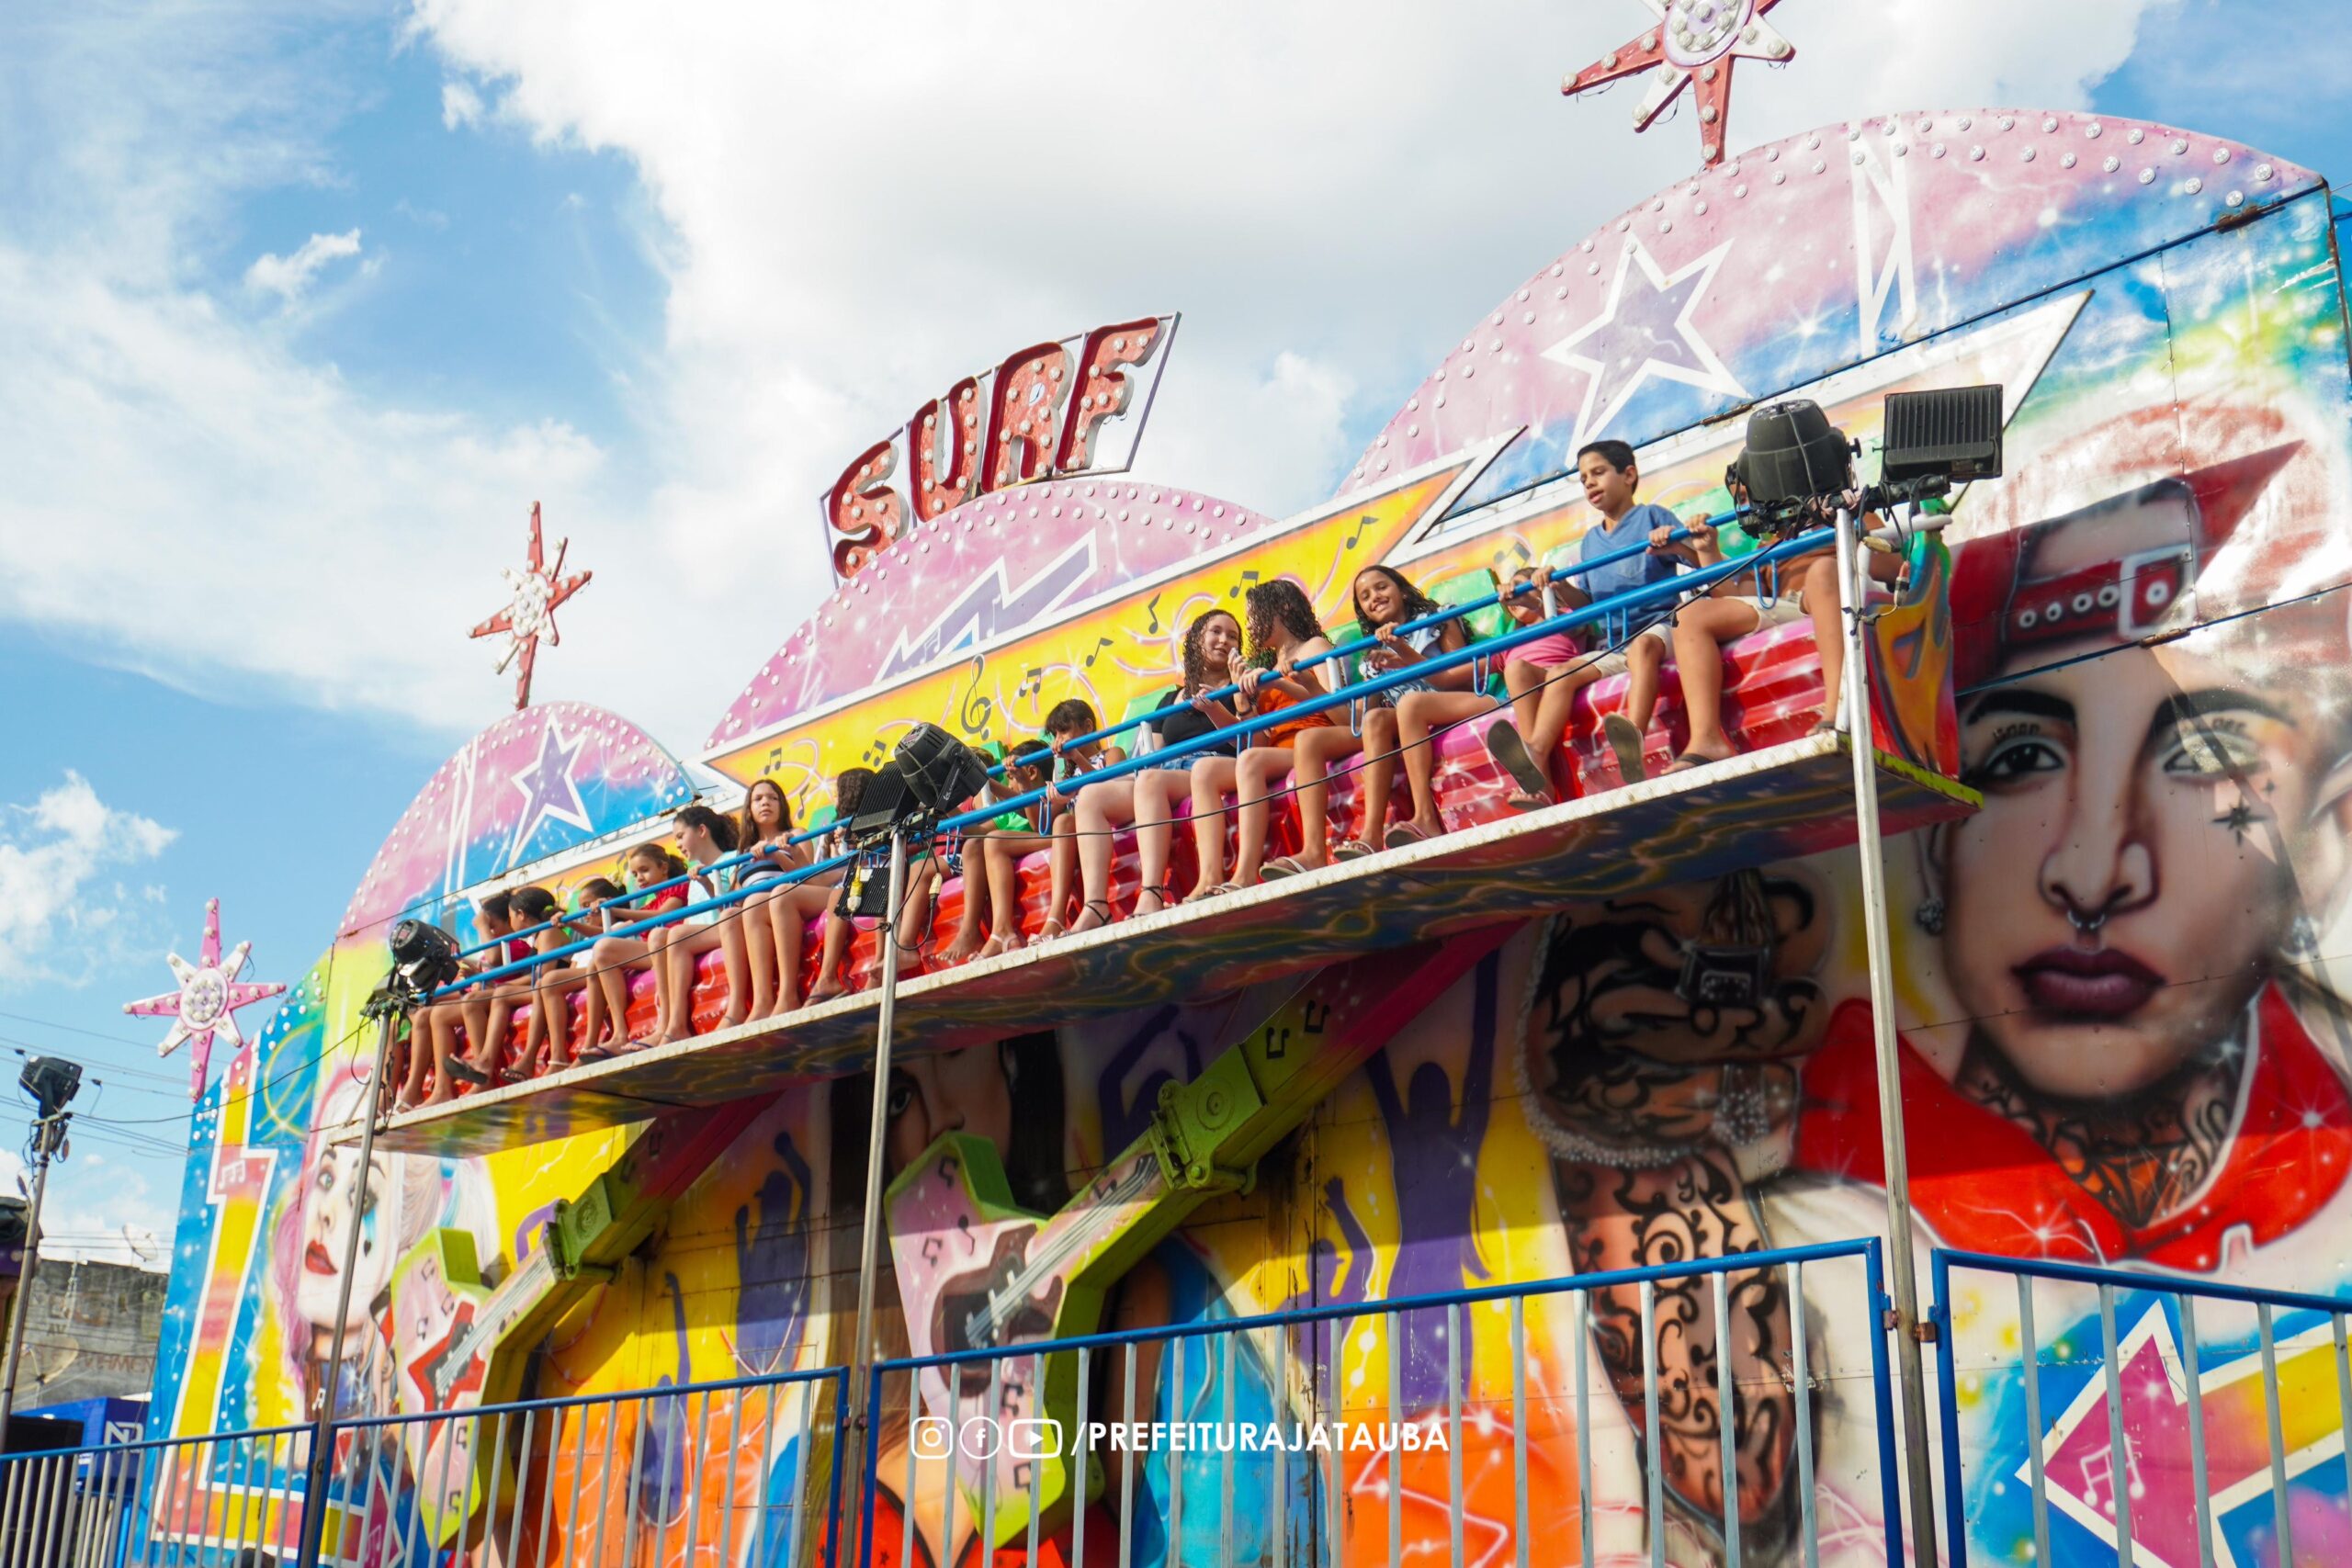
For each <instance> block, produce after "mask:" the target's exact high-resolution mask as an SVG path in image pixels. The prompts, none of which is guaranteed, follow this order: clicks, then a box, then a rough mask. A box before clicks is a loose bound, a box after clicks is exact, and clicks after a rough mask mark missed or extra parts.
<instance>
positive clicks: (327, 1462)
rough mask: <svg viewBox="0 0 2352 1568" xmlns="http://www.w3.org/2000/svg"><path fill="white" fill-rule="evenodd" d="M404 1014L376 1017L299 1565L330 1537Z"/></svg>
mask: <svg viewBox="0 0 2352 1568" xmlns="http://www.w3.org/2000/svg"><path fill="white" fill-rule="evenodd" d="M400 1018H401V1012H400V1010H398V1009H396V1008H387V1009H386V1010H385V1011H384V1013H383V1015H382V1016H381V1017H380V1018H379V1019H378V1020H377V1021H376V1066H375V1069H374V1070H373V1071H372V1072H370V1073H369V1074H368V1089H367V1092H366V1093H365V1094H363V1095H361V1096H360V1100H359V1103H360V1105H361V1107H362V1108H363V1109H364V1110H365V1111H366V1112H367V1116H368V1120H367V1121H366V1122H362V1123H361V1124H360V1130H359V1174H358V1177H357V1180H358V1183H359V1186H358V1190H356V1191H355V1192H354V1193H353V1194H352V1195H351V1229H350V1230H349V1231H348V1232H347V1233H346V1234H345V1236H344V1238H343V1280H342V1281H341V1283H339V1284H338V1285H337V1286H336V1287H335V1300H334V1348H333V1349H332V1350H331V1351H330V1352H329V1354H328V1357H327V1370H326V1377H325V1379H324V1381H323V1382H322V1383H321V1384H320V1387H319V1396H318V1402H317V1403H318V1412H317V1416H318V1419H317V1421H316V1423H315V1424H314V1425H313V1426H312V1427H311V1464H310V1469H309V1471H308V1472H307V1473H306V1475H305V1477H304V1480H303V1484H302V1544H301V1549H300V1551H299V1552H298V1553H297V1554H296V1558H295V1562H296V1563H297V1564H298V1568H318V1562H319V1548H320V1545H321V1543H322V1541H323V1540H325V1538H326V1523H327V1483H328V1481H329V1479H330V1476H329V1472H330V1471H331V1470H332V1468H333V1461H334V1392H335V1380H336V1379H337V1378H338V1377H340V1376H341V1375H342V1371H343V1335H344V1325H345V1323H347V1322H348V1321H349V1320H350V1317H351V1277H352V1276H353V1275H354V1274H355V1273H356V1272H357V1271H358V1269H359V1232H360V1230H361V1228H362V1226H363V1224H364V1222H365V1221H366V1219H367V1217H368V1171H369V1170H370V1169H371V1168H373V1167H374V1163H375V1158H376V1123H377V1122H378V1121H379V1119H380V1117H381V1114H382V1112H381V1110H380V1108H379V1106H378V1104H377V1100H379V1097H380V1096H381V1094H382V1092H383V1086H384V1064H385V1063H386V1062H387V1061H389V1060H390V1057H391V1051H392V1031H393V1029H394V1028H395V1027H396V1026H397V1025H398V1024H399V1022H400Z"/></svg>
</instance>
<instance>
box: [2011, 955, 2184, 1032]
mask: <svg viewBox="0 0 2352 1568" xmlns="http://www.w3.org/2000/svg"><path fill="white" fill-rule="evenodd" d="M2012 973H2013V974H2015V975H2016V976H2017V977H2018V984H2020V985H2022V986H2023V987H2025V993H2026V995H2027V997H2029V998H2031V1000H2032V1002H2033V1005H2034V1007H2035V1008H2036V1009H2037V1010H2040V1011H2042V1012H2052V1013H2060V1014H2063V1015H2065V1016H2067V1017H2072V1018H2088V1019H2117V1018H2123V1017H2126V1016H2128V1015H2130V1014H2131V1013H2133V1012H2137V1011H2138V1010H2140V1009H2141V1007H2143V1005H2145V1004H2146V1002H2147V1000H2148V998H2150V997H2151V996H2154V994H2155V993H2156V991H2157V990H2158V989H2159V988H2160V987H2163V985H2164V984H2165V977H2164V976H2162V975H2159V974H2157V973H2156V972H2155V971H2154V969H2151V968H2149V967H2148V966H2147V965H2146V964H2143V963H2141V962H2140V961H2139V960H2138V959H2136V958H2134V957H2132V956H2131V954H2130V953H2118V952H2116V951H2114V950H2113V949H2112V948H2100V949H2098V950H2095V951H2087V952H2086V951H2085V950H2084V949H2082V948H2079V947H2053V948H2050V949H2047V950H2045V951H2043V952H2041V953H2035V954H2034V955H2033V956H2032V957H2031V958H2029V959H2027V960H2026V961H2025V962H2024V963H2022V964H2018V966H2017V967H2016V969H2015V970H2013V971H2012Z"/></svg>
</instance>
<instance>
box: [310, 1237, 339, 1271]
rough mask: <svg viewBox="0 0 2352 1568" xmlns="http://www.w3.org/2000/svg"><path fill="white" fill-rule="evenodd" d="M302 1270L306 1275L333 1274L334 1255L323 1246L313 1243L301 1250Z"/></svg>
mask: <svg viewBox="0 0 2352 1568" xmlns="http://www.w3.org/2000/svg"><path fill="white" fill-rule="evenodd" d="M302 1268H303V1270H304V1271H305V1272H307V1273H311V1274H332V1273H334V1254H333V1253H330V1252H329V1251H328V1250H327V1249H326V1247H325V1246H324V1245H323V1244H322V1243H319V1242H315V1241H314V1242H312V1243H311V1245H310V1246H309V1247H306V1248H304V1249H303V1252H302Z"/></svg>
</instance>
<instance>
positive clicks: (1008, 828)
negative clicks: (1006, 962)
mask: <svg viewBox="0 0 2352 1568" xmlns="http://www.w3.org/2000/svg"><path fill="white" fill-rule="evenodd" d="M989 750H994V748H993V747H991V748H989ZM1002 761H1003V774H1004V776H1003V777H1001V778H996V779H990V780H989V782H988V784H986V786H984V787H983V789H982V790H981V792H980V795H978V798H977V799H976V801H975V803H974V807H973V808H974V809H976V810H977V809H979V808H980V807H984V806H994V805H996V804H997V803H998V802H1000V801H1009V800H1013V799H1017V798H1018V797H1020V796H1022V795H1028V794H1030V793H1032V792H1033V791H1036V790H1042V789H1044V788H1045V787H1046V785H1047V784H1051V783H1052V782H1053V776H1054V774H1053V753H1052V752H1050V751H1046V750H1037V749H1035V748H1034V747H1025V746H1022V745H1017V744H1016V745H1014V746H1013V747H1012V748H1011V750H1009V752H1008V753H1007V754H1006V755H1005V756H1004V758H1003V759H1002ZM1044 819H1045V803H1044V802H1042V801H1037V802H1032V803H1031V804H1030V805H1027V806H1023V807H1017V808H1015V809H1013V810H1010V811H1006V812H1002V813H1001V814H999V815H998V816H997V817H995V818H992V819H990V820H989V821H988V822H986V823H983V824H981V825H980V826H978V827H976V828H967V829H964V833H963V845H962V848H961V850H960V851H959V854H960V857H961V859H962V860H963V863H964V908H963V913H962V915H961V916H960V917H959V918H958V919H957V920H956V936H955V939H954V940H953V941H951V942H949V943H948V944H947V951H946V952H945V953H943V954H942V955H941V956H942V957H944V959H945V960H946V961H947V962H948V963H950V964H961V963H963V962H965V961H966V960H967V959H969V958H972V957H975V956H985V957H989V958H994V957H995V956H996V955H997V954H998V953H1002V952H1003V951H1004V944H1003V943H1002V942H997V941H995V940H994V938H993V936H991V937H990V939H989V941H988V942H982V940H981V938H980V929H981V927H982V926H983V925H987V924H989V923H990V922H989V909H990V908H991V905H992V898H991V894H992V891H993V890H992V888H991V887H990V886H989V856H990V854H991V852H992V850H993V847H994V846H995V845H996V844H998V843H1000V842H1004V843H1018V844H1021V845H1023V853H1026V852H1028V851H1029V850H1032V849H1038V848H1041V847H1043V846H1044V845H1045V843H1046V840H1045V838H1044V837H1043V836H1042V829H1041V827H1040V824H1041V823H1042V822H1043V821H1044ZM1013 917H1014V925H1013V930H1014V931H1019V930H1020V925H1019V917H1020V912H1019V910H1017V909H1016V910H1014V911H1013Z"/></svg>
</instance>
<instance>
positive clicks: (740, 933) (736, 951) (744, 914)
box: [686, 903, 752, 1031]
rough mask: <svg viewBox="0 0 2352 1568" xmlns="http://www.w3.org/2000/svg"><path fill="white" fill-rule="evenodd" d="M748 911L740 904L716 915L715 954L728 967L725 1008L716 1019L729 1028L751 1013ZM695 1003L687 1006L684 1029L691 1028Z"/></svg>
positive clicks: (750, 954)
mask: <svg viewBox="0 0 2352 1568" xmlns="http://www.w3.org/2000/svg"><path fill="white" fill-rule="evenodd" d="M751 918H752V917H751V913H750V911H748V910H746V909H745V908H743V906H742V905H741V903H738V904H737V905H736V906H735V907H734V908H731V909H722V910H720V911H719V914H718V957H719V962H720V963H721V964H723V965H724V966H725V968H726V970H727V1011H726V1012H725V1013H724V1014H722V1015H721V1016H720V1018H719V1021H718V1026H719V1027H720V1028H721V1029H732V1028H734V1027H735V1026H736V1025H737V1024H739V1023H741V1022H742V1021H744V1020H745V1019H747V1018H749V1017H751V1016H752V939H751V932H750V931H748V930H746V929H745V922H747V921H748V920H750V919H751ZM686 1028H687V1029H688V1030H689V1031H691V1030H692V1029H693V1028H694V1004H693V1003H692V1002H691V1001H689V1002H688V1003H687V1005H686Z"/></svg>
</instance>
